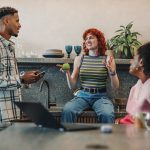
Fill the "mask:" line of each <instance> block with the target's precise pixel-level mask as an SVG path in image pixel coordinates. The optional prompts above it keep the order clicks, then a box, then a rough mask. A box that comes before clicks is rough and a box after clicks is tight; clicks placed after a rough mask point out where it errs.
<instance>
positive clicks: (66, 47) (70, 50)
mask: <svg viewBox="0 0 150 150" xmlns="http://www.w3.org/2000/svg"><path fill="white" fill-rule="evenodd" d="M65 49H66V52H67V54H68V58H70V54H71V52H72V45H66V46H65Z"/></svg>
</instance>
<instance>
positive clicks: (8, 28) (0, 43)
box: [0, 7, 41, 123]
mask: <svg viewBox="0 0 150 150" xmlns="http://www.w3.org/2000/svg"><path fill="white" fill-rule="evenodd" d="M20 28H21V25H20V23H19V16H18V11H17V10H16V9H15V8H11V7H2V8H0V122H4V123H8V122H10V121H11V120H14V119H19V118H20V111H19V109H17V108H16V106H15V105H14V103H13V102H14V101H21V93H20V87H21V82H22V83H24V84H31V83H35V82H37V81H38V80H39V79H40V78H41V76H40V75H39V71H28V72H26V73H24V75H22V77H21V79H20V76H19V72H18V67H17V61H16V58H15V44H14V43H13V42H12V41H11V40H10V38H11V36H15V37H17V36H18V33H19V29H20Z"/></svg>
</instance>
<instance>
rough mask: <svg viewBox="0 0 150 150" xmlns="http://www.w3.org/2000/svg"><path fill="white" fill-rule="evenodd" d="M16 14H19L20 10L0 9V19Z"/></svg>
mask: <svg viewBox="0 0 150 150" xmlns="http://www.w3.org/2000/svg"><path fill="white" fill-rule="evenodd" d="M15 13H18V10H16V9H15V8H12V7H1V8H0V19H1V18H2V17H4V16H7V15H14V14H15Z"/></svg>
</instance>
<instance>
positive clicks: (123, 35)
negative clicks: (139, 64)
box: [107, 22, 141, 56]
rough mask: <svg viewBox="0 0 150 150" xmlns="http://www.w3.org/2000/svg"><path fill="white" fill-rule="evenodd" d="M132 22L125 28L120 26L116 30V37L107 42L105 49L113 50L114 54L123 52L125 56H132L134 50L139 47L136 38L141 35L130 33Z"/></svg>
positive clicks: (139, 44)
mask: <svg viewBox="0 0 150 150" xmlns="http://www.w3.org/2000/svg"><path fill="white" fill-rule="evenodd" d="M132 27H133V22H130V23H129V24H127V25H126V26H123V25H120V29H118V30H116V31H115V33H117V35H115V36H113V37H112V38H111V39H109V42H107V47H109V48H110V49H113V50H114V51H115V53H118V52H124V54H125V55H126V56H127V55H129V53H130V55H132V56H133V54H134V49H135V48H138V47H139V46H141V43H140V42H139V41H138V40H137V36H138V35H141V34H140V33H139V32H132V31H131V29H132Z"/></svg>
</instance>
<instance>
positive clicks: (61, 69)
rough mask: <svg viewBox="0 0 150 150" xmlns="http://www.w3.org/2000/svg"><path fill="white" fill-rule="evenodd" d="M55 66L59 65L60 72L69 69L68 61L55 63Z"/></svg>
mask: <svg viewBox="0 0 150 150" xmlns="http://www.w3.org/2000/svg"><path fill="white" fill-rule="evenodd" d="M56 66H57V67H59V68H60V71H62V72H67V71H69V70H70V65H69V64H68V63H64V64H63V65H60V64H57V65H56Z"/></svg>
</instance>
